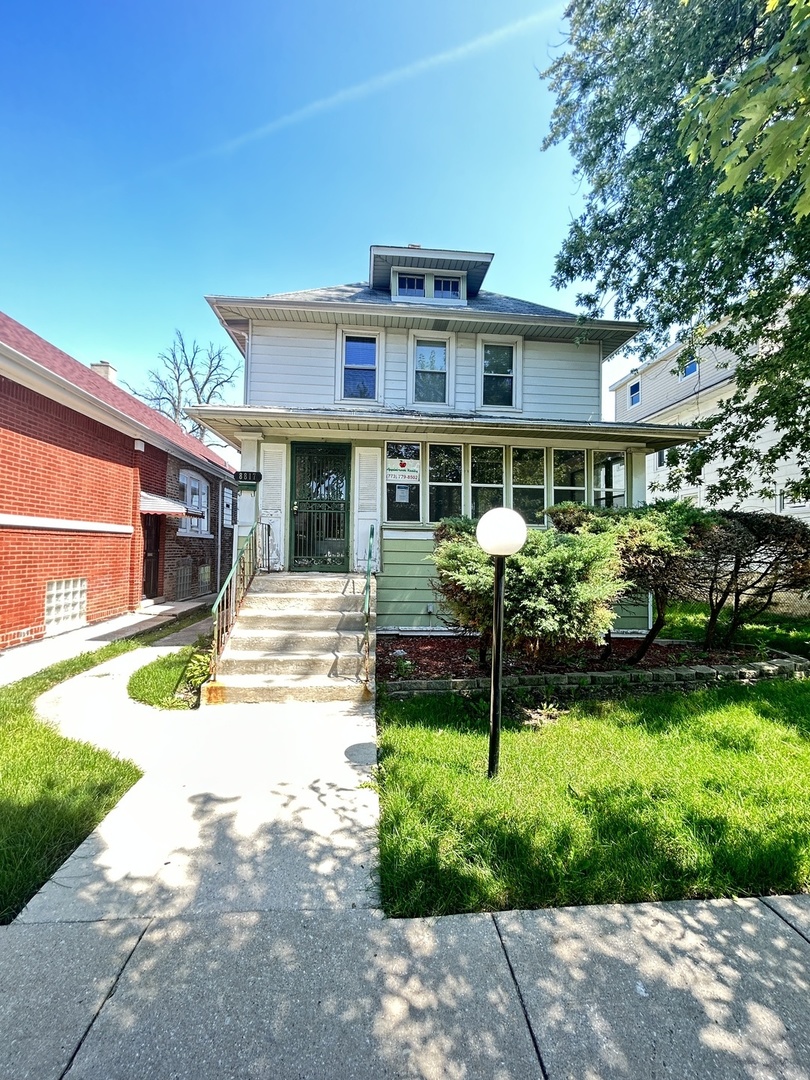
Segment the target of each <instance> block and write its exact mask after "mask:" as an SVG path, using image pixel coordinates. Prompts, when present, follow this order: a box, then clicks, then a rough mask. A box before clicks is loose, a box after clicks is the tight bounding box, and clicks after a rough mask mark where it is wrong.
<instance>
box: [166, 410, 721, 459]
mask: <svg viewBox="0 0 810 1080" xmlns="http://www.w3.org/2000/svg"><path fill="white" fill-rule="evenodd" d="M186 411H187V413H188V414H189V416H192V417H194V419H195V420H199V421H200V422H201V423H203V424H204V425H205V426H206V427H207V428H208V429H209V430H210V431H213V432H214V433H215V434H217V435H219V436H220V437H221V438H223V439H225V440H226V441H227V442H229V443H231V444H232V445H233V446H236V447H238V448H240V449H241V447H242V441H243V439H244V438H245V437H248V438H249V439H256V438H262V439H278V438H282V439H285V438H289V439H301V440H305V439H315V440H319V439H329V440H334V439H342V440H344V441H346V440H350V439H362V440H365V441H368V440H370V439H375V438H379V439H401V440H403V441H404V440H411V439H430V438H436V437H437V438H439V439H441V440H444V441H446V440H450V439H454V438H464V439H469V438H473V439H475V438H485V439H491V440H497V441H499V442H504V443H506V442H510V441H515V440H520V441H521V442H531V441H536V442H538V443H544V444H545V443H567V444H577V443H578V444H580V445H582V444H585V445H587V446H594V445H602V444H609V445H611V446H617V445H621V446H623V447H626V448H628V449H631V450H632V449H636V450H643V451H646V452H647V453H654V452H655V451H658V450H667V449H669V448H670V447H672V446H678V445H679V444H681V443H687V442H696V441H697V440H698V439H700V438H702V437H703V436H704V435H706V434H707V431H706V429H705V428H698V427H686V426H684V425H680V424H627V423H622V424H620V423H613V422H608V421H604V420H597V421H591V422H588V423H571V422H568V421H565V420H524V419H520V418H512V417H508V418H507V417H500V416H497V417H496V416H478V415H472V414H469V415H452V416H450V415H447V416H442V415H435V416H427V415H425V414H424V413H410V412H405V411H401V412H385V411H376V410H375V411H372V410H368V411H367V410H363V411H362V412H361V411H360V410H359V409H358V410H355V411H351V412H350V411H346V410H338V409H294V410H293V409H279V408H259V407H256V406H255V405H195V406H193V407H190V408H188V409H187V410H186Z"/></svg>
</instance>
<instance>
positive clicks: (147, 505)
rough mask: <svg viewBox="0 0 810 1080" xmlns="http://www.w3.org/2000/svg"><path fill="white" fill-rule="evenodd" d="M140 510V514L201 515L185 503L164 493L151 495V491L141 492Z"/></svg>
mask: <svg viewBox="0 0 810 1080" xmlns="http://www.w3.org/2000/svg"><path fill="white" fill-rule="evenodd" d="M140 511H141V513H142V514H169V515H171V516H172V517H202V516H203V515H202V513H200V512H199V511H197V510H190V509H189V508H188V507H187V506H186V504H185V503H181V502H178V501H177V500H176V499H167V498H166V496H165V495H153V494H152V492H151V491H142V492H141V502H140Z"/></svg>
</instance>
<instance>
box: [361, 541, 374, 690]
mask: <svg viewBox="0 0 810 1080" xmlns="http://www.w3.org/2000/svg"><path fill="white" fill-rule="evenodd" d="M373 556H374V526H373V525H370V526H369V529H368V555H367V557H366V587H365V591H364V593H363V618H364V620H365V629H364V631H363V661H364V663H365V669H366V682H368V681H369V672H368V669H369V661H370V658H369V653H370V635H369V626H370V623H371V561H372V558H373Z"/></svg>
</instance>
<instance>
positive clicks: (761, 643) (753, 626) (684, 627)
mask: <svg viewBox="0 0 810 1080" xmlns="http://www.w3.org/2000/svg"><path fill="white" fill-rule="evenodd" d="M808 603H810V601H808ZM708 617H709V606H708V604H691V603H690V604H687V603H675V604H672V606H671V607H670V609H669V610H668V611H667V621H666V625H665V626H664V629H663V630H662V631H661V637H662V638H676V639H687V640H690V641H691V640H694V641H700V640H701V639H702V638H703V635H704V634H705V632H706V621H707V619H708ZM723 626H724V622H723V620H722V618H721V620H720V627H721V630H722V628H723ZM734 641H735V643H739V644H741V645H754V646H757V647H760V648H762V649H763V650H764V649H781V650H782V651H783V652H791V653H796V654H797V655H799V656H810V615H787V614H784V613H780V612H776V611H765V612H763V613H762V614H761V615H758V616H757V617H756V618H755V619H754V620H753V622H751V623H750V624H748V625H746V626H743V627H741V628H740V629H739V630H738V631H737V633H736V634H735V636H734Z"/></svg>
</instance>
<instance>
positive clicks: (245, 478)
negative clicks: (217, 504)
mask: <svg viewBox="0 0 810 1080" xmlns="http://www.w3.org/2000/svg"><path fill="white" fill-rule="evenodd" d="M261 478H262V474H261V473H260V472H237V474H236V476H235V480H236V482H237V484H258V483H259V481H260V480H261Z"/></svg>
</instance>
